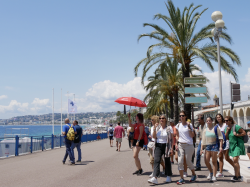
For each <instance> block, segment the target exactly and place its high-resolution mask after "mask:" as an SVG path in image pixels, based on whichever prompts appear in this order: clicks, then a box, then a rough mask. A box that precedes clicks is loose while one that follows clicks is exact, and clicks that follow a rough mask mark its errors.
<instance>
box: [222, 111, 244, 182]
mask: <svg viewBox="0 0 250 187" xmlns="http://www.w3.org/2000/svg"><path fill="white" fill-rule="evenodd" d="M225 122H226V124H227V128H226V130H225V132H226V138H227V139H229V156H231V157H233V163H234V173H235V175H234V177H232V178H231V180H232V181H234V182H236V181H242V178H241V175H240V164H239V157H240V155H246V152H245V146H244V140H243V137H244V136H245V135H246V132H245V131H244V130H243V129H242V128H241V126H239V125H237V124H235V122H234V120H233V118H232V117H231V116H226V117H225Z"/></svg>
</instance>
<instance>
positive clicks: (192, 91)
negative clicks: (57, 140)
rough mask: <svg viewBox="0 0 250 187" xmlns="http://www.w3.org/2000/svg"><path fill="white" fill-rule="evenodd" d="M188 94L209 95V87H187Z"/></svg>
mask: <svg viewBox="0 0 250 187" xmlns="http://www.w3.org/2000/svg"><path fill="white" fill-rule="evenodd" d="M185 93H186V94H199V93H207V87H186V88H185Z"/></svg>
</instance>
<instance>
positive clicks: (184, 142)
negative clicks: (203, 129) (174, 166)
mask: <svg viewBox="0 0 250 187" xmlns="http://www.w3.org/2000/svg"><path fill="white" fill-rule="evenodd" d="M179 117H180V118H181V123H178V124H177V125H176V126H175V129H176V140H177V143H176V145H175V148H176V150H177V151H178V170H179V172H180V176H181V179H180V180H179V181H178V182H177V184H179V185H181V184H184V183H185V181H184V176H183V170H184V158H185V157H186V163H187V166H188V167H189V169H190V170H191V171H192V176H191V180H190V182H194V181H195V180H196V178H197V175H196V173H195V171H194V165H193V164H192V161H191V160H192V155H193V152H194V145H193V137H194V136H195V134H194V128H193V125H192V124H191V123H187V115H186V112H185V111H181V112H180V115H179Z"/></svg>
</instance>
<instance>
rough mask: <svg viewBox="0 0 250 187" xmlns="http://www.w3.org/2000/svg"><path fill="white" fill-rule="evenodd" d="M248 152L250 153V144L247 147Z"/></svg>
mask: <svg viewBox="0 0 250 187" xmlns="http://www.w3.org/2000/svg"><path fill="white" fill-rule="evenodd" d="M247 153H250V145H249V146H248V147H247Z"/></svg>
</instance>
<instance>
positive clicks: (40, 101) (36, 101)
mask: <svg viewBox="0 0 250 187" xmlns="http://www.w3.org/2000/svg"><path fill="white" fill-rule="evenodd" d="M48 103H49V99H39V98H35V99H34V100H33V102H32V103H31V104H33V105H47V104H48Z"/></svg>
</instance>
